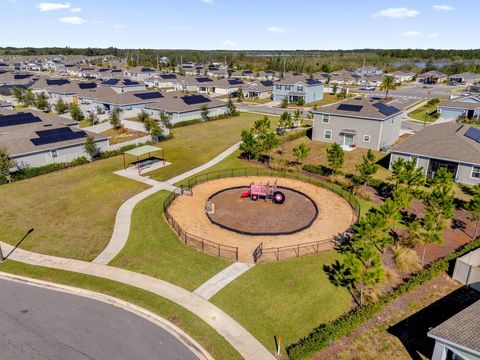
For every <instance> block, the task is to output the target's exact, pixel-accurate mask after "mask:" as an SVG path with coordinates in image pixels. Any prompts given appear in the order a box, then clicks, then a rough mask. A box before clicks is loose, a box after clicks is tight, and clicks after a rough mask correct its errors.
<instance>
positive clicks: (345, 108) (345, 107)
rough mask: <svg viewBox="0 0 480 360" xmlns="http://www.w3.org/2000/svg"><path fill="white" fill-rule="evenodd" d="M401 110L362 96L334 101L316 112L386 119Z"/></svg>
mask: <svg viewBox="0 0 480 360" xmlns="http://www.w3.org/2000/svg"><path fill="white" fill-rule="evenodd" d="M401 112H402V110H400V109H398V108H396V107H394V106H391V105H388V104H383V103H380V102H372V101H370V100H368V99H366V98H364V97H362V98H351V99H348V100H345V101H342V102H341V103H336V104H332V105H328V106H324V107H321V108H319V109H318V110H317V111H316V113H322V114H332V115H340V116H347V117H355V118H367V119H375V120H386V119H389V118H391V117H392V116H395V115H398V114H400V113H401Z"/></svg>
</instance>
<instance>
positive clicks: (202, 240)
mask: <svg viewBox="0 0 480 360" xmlns="http://www.w3.org/2000/svg"><path fill="white" fill-rule="evenodd" d="M202 251H205V249H204V244H203V239H202Z"/></svg>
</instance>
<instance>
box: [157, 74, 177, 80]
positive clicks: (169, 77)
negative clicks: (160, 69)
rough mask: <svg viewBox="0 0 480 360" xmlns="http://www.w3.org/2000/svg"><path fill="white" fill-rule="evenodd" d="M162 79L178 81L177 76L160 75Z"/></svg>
mask: <svg viewBox="0 0 480 360" xmlns="http://www.w3.org/2000/svg"><path fill="white" fill-rule="evenodd" d="M160 77H161V78H162V79H176V78H177V75H175V74H165V75H160Z"/></svg>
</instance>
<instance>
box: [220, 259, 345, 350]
mask: <svg viewBox="0 0 480 360" xmlns="http://www.w3.org/2000/svg"><path fill="white" fill-rule="evenodd" d="M338 258H340V255H339V254H337V253H336V252H334V251H329V252H324V253H321V254H318V255H314V256H305V257H301V258H298V259H292V260H284V261H280V262H276V263H266V264H259V265H256V266H255V267H254V268H252V269H251V270H249V271H248V272H246V273H245V274H243V275H242V276H240V277H239V278H238V279H236V280H234V281H233V282H231V283H230V284H228V285H227V286H226V287H225V288H224V289H222V290H221V291H220V292H219V293H218V294H216V295H215V296H214V297H213V298H212V299H211V302H213V303H214V304H216V305H218V306H220V307H221V308H222V309H223V310H225V311H226V312H227V313H228V314H229V315H231V316H232V317H233V318H234V319H235V320H237V321H238V322H239V323H240V324H242V325H243V326H244V327H245V328H246V329H247V330H249V331H250V332H251V333H252V334H253V335H254V336H255V337H256V338H257V339H259V340H260V341H261V342H262V343H263V344H264V345H265V346H266V347H267V348H268V349H271V350H274V348H275V342H274V336H281V337H282V342H283V344H284V345H288V344H290V343H292V342H294V341H296V340H298V339H299V338H301V337H303V336H306V335H307V334H308V333H309V332H310V331H311V330H312V328H314V327H316V326H317V325H319V324H321V323H323V322H326V321H329V320H332V319H335V318H337V317H338V316H339V315H341V314H343V313H344V312H346V311H348V309H349V308H350V305H351V297H350V294H349V293H348V291H347V290H345V289H344V288H338V287H335V286H334V285H332V284H331V283H330V281H329V280H328V278H327V275H326V274H325V272H324V271H323V265H325V264H330V263H332V262H333V261H334V260H335V259H338Z"/></svg>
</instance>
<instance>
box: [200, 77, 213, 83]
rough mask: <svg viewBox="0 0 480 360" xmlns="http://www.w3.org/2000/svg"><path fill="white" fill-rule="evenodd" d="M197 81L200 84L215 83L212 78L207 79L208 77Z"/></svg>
mask: <svg viewBox="0 0 480 360" xmlns="http://www.w3.org/2000/svg"><path fill="white" fill-rule="evenodd" d="M197 81H198V82H199V83H204V82H210V81H213V80H212V79H210V78H207V77H203V78H197Z"/></svg>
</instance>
